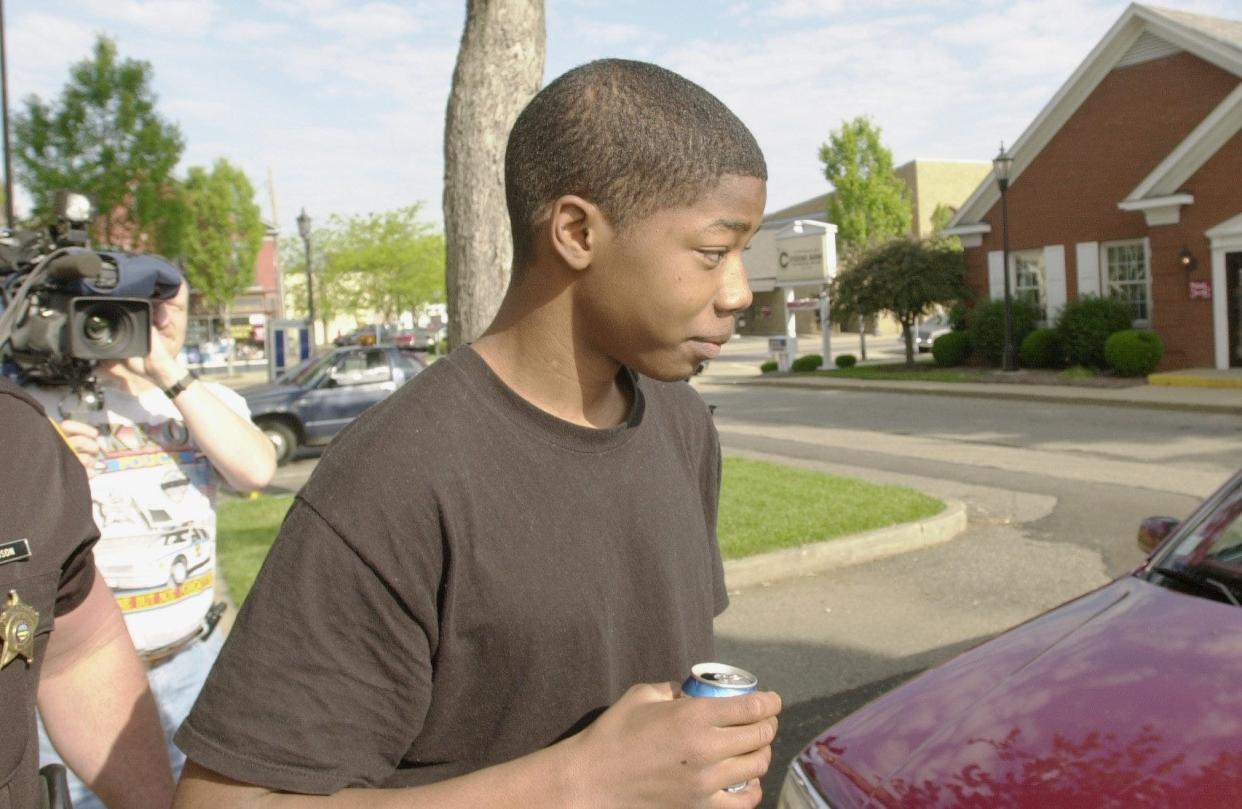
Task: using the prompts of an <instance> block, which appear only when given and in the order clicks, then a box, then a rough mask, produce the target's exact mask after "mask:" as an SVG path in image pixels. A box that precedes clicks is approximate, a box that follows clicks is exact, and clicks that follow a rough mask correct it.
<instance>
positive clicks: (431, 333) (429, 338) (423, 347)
mask: <svg viewBox="0 0 1242 809" xmlns="http://www.w3.org/2000/svg"><path fill="white" fill-rule="evenodd" d="M442 339H444V334H443V329H425V328H423V327H422V326H415V327H414V328H412V329H402V330H401V331H399V332H397V333H396V334H394V335H393V336H392V343H393V345H396V346H400V347H401V348H413V349H415V350H417V351H430V350H431V349H433V348H435V347H436V343H438V342H440V340H442Z"/></svg>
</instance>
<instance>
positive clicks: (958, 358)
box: [932, 331, 973, 368]
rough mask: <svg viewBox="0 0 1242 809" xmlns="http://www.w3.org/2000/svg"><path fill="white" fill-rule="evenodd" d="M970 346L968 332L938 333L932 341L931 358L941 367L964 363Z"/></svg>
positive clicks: (970, 348) (968, 357)
mask: <svg viewBox="0 0 1242 809" xmlns="http://www.w3.org/2000/svg"><path fill="white" fill-rule="evenodd" d="M972 348H973V346H972V345H971V340H970V332H965V331H951V332H949V333H948V334H942V335H940V336H939V337H937V338H936V340H935V342H933V343H932V358H933V359H935V360H936V364H937V365H939V366H940V367H942V368H952V367H954V366H957V365H965V364H966V362H967V360H969V359H970V352H971V350H972Z"/></svg>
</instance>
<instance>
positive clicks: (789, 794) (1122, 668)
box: [778, 473, 1242, 809]
mask: <svg viewBox="0 0 1242 809" xmlns="http://www.w3.org/2000/svg"><path fill="white" fill-rule="evenodd" d="M1166 537H1167V538H1166ZM1161 540H1163V541H1162V542H1161ZM1158 542H1159V543H1160V544H1159V545H1158V547H1157V543H1158ZM1139 544H1140V546H1142V547H1143V548H1144V549H1145V550H1148V551H1149V552H1150V555H1149V556H1148V559H1147V561H1146V562H1145V563H1144V564H1143V565H1142V566H1141V567H1140V568H1139V569H1138V570H1136V571H1135V572H1134V573H1132V574H1130V575H1127V576H1123V577H1122V578H1120V579H1117V580H1116V581H1114V582H1112V583H1110V584H1108V585H1105V586H1104V587H1102V588H1100V589H1099V590H1096V591H1095V592H1093V593H1089V594H1088V595H1085V596H1082V597H1081V598H1078V599H1076V600H1074V601H1071V602H1069V603H1068V604H1065V605H1063V606H1061V607H1058V608H1056V609H1054V610H1052V611H1050V612H1047V613H1045V614H1043V615H1041V616H1039V617H1037V618H1035V619H1033V620H1031V621H1029V622H1027V623H1025V624H1023V625H1021V626H1019V627H1017V628H1016V629H1013V630H1010V631H1009V632H1006V633H1004V634H1002V635H1000V636H999V637H997V638H995V639H994V640H991V641H989V642H987V643H985V644H983V645H982V646H979V647H977V648H975V649H973V650H971V651H969V652H966V653H965V654H962V655H960V656H959V657H956V658H954V659H953V660H951V661H949V662H948V663H945V664H943V665H941V666H939V667H938V668H935V669H933V670H931V671H930V672H927V673H925V674H923V675H922V676H920V677H918V678H917V679H915V680H912V681H910V682H909V683H907V684H905V685H904V686H902V687H900V688H897V689H896V690H894V691H890V692H889V693H888V694H886V695H884V696H882V697H880V698H879V699H878V700H876V701H875V702H872V703H871V704H869V705H867V706H866V707H864V708H862V709H860V710H859V711H857V712H855V713H854V714H852V715H850V716H848V717H846V718H845V719H843V720H842V721H840V722H838V723H837V724H836V725H833V726H832V727H830V728H829V729H828V730H827V731H825V732H824V733H823V734H822V735H820V736H819V737H818V738H816V739H815V740H814V741H812V742H811V743H810V744H809V745H808V746H807V747H806V748H805V749H804V750H803V751H802V752H801V753H800V754H799V755H798V756H797V757H796V758H795V759H794V760H793V762H792V763H791V765H790V767H789V771H788V773H787V774H786V778H785V782H784V787H783V789H782V790H781V795H780V799H779V803H778V806H779V807H781V809H811V808H813V809H822V808H823V807H825V806H827V807H831V809H860V808H861V807H864V806H866V807H884V808H885V809H890V808H891V809H928V807H950V806H952V807H976V806H977V807H1006V809H1022V808H1023V807H1032V809H1033V808H1034V807H1056V809H1076V808H1077V807H1084V808H1085V807H1093V808H1094V807H1101V806H1159V807H1170V806H1177V807H1194V809H1213V807H1221V808H1222V809H1223V807H1237V806H1239V805H1242V708H1240V702H1242V698H1240V697H1239V696H1238V683H1240V682H1242V608H1239V602H1240V601H1242V473H1239V474H1237V475H1235V476H1234V477H1233V479H1232V480H1230V481H1229V482H1228V483H1226V484H1225V485H1224V486H1223V487H1222V488H1221V489H1220V490H1219V491H1217V492H1216V493H1215V494H1213V495H1212V496H1211V497H1209V498H1208V499H1207V500H1205V501H1204V502H1203V504H1202V505H1201V506H1200V507H1199V508H1198V509H1197V510H1196V511H1195V512H1194V513H1193V514H1192V515H1191V516H1190V517H1188V518H1186V519H1185V520H1184V521H1181V522H1180V523H1179V522H1178V521H1177V520H1175V519H1171V518H1160V517H1155V518H1150V519H1148V520H1145V521H1144V522H1143V524H1142V527H1141V528H1140V529H1139ZM1153 548H1154V550H1153Z"/></svg>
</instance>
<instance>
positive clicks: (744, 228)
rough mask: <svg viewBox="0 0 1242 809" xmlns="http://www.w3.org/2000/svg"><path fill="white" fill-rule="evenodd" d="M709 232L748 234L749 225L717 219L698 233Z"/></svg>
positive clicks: (733, 220)
mask: <svg viewBox="0 0 1242 809" xmlns="http://www.w3.org/2000/svg"><path fill="white" fill-rule="evenodd" d="M709 230H729V231H732V232H734V233H749V232H750V223H749V222H743V221H741V220H739V219H717V220H716V221H715V222H712V223H711V224H710V225H707V226H706V227H704V228H703V229H702V230H701V231H700V232H701V233H706V232H708V231H709Z"/></svg>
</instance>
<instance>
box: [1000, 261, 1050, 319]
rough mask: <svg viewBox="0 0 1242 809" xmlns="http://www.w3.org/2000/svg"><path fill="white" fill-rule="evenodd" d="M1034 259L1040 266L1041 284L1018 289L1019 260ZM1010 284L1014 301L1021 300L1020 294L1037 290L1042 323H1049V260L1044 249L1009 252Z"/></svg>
mask: <svg viewBox="0 0 1242 809" xmlns="http://www.w3.org/2000/svg"><path fill="white" fill-rule="evenodd" d="M1019 259H1026V260H1031V259H1034V261H1035V262H1036V263H1038V264H1039V283H1038V284H1036V285H1035V286H1033V287H1029V286H1028V287H1021V288H1019V287H1018V260H1019ZM1009 283H1010V284H1011V285H1012V290H1013V299H1014V300H1015V301H1016V300H1021V299H1022V296H1021V295H1020V294H1019V293H1020V292H1023V291H1025V290H1035V292H1036V305H1037V306H1038V307H1039V311H1040V317H1039V321H1040V323H1044V324H1046V323H1047V322H1048V259H1047V258H1046V257H1045V255H1044V249H1043V248H1042V247H1037V248H1035V249H1032V250H1011V251H1009Z"/></svg>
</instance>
